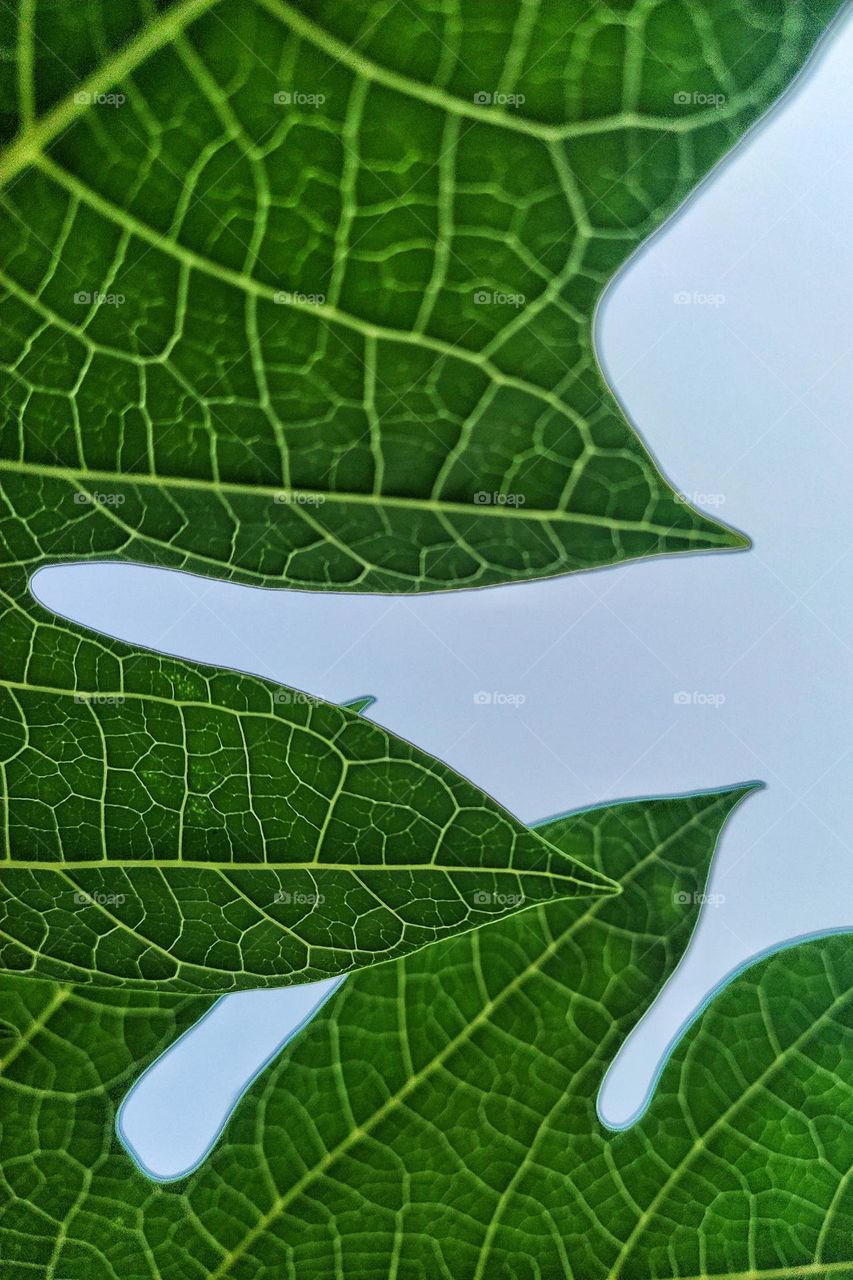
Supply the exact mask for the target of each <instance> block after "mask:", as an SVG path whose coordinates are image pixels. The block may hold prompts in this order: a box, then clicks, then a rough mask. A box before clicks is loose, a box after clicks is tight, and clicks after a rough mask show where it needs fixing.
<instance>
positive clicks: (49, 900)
mask: <svg viewBox="0 0 853 1280" xmlns="http://www.w3.org/2000/svg"><path fill="white" fill-rule="evenodd" d="M91 643H92V644H93V645H98V646H99V647H100V645H101V644H102V643H103V644H104V645H105V646H106V648H107V649H113V650H114V651H116V652H118V651H119V650H120V649H121V646H112V645H110V642H109V641H105V642H101V641H97V642H96V641H92V642H91ZM102 656H105V654H104V655H102ZM114 661H115V667H114V670H115V673H116V683H115V685H114V687H115V688H116V689H121V690H122V691H123V692H122V694H121V695H106V694H101V695H100V700H99V699H98V697H96V696H95V695H79V694H78V695H77V696H76V697H74V698H67V697H66V698H64V699H63V698H61V697H57V698H56V699H55V701H54V706H55V707H61V708H62V718H61V719H55V720H50V721H48V722H47V723H46V724H42V723H39V722H38V716H37V713H34V708H35V707H38V706H39V705H43V703H41V704H40V703H39V701H38V699H39V695H44V694H46V693H50V692H51V690H50V689H49V688H44V687H39V686H35V685H33V684H30V683H23V684H21V685H20V686H17V687H16V688H15V689H9V690H8V691H7V692H6V693H5V695H4V696H5V697H6V698H7V700H8V701H7V703H6V705H7V707H8V709H9V713H10V719H11V718H12V717H17V723H16V722H15V720H12V729H13V730H14V729H15V728H17V729H18V734H19V738H20V745H19V749H18V750H17V751H16V752H15V754H14V756H13V757H12V758H11V759H10V760H9V763H8V766H7V770H8V776H9V777H10V790H11V791H12V792H13V794H14V800H12V801H10V804H9V808H8V814H7V822H6V829H7V849H6V852H7V860H6V862H5V865H4V866H3V873H2V878H0V937H2V943H0V960H2V967H3V968H5V969H8V970H12V971H18V972H28V971H32V972H35V973H37V974H40V975H42V976H53V977H61V978H63V979H68V980H72V981H75V982H89V981H92V982H96V983H99V984H104V983H120V984H121V985H123V986H126V985H127V984H128V983H132V984H133V983H146V982H153V983H156V984H157V985H158V986H159V987H163V988H166V989H176V990H195V991H227V990H231V989H233V988H244V987H257V986H281V985H283V984H287V983H292V982H309V981H313V980H314V979H317V978H322V977H328V976H330V975H332V974H338V973H343V972H346V971H347V970H350V969H356V968H360V967H362V966H364V965H369V964H375V963H376V962H377V961H382V960H390V959H394V958H395V957H397V956H400V955H405V954H406V953H407V952H409V951H413V950H417V949H418V948H420V947H423V946H426V945H427V944H429V943H431V942H435V941H437V940H439V939H441V938H446V937H449V936H451V935H452V934H454V933H458V932H459V931H461V930H466V929H471V928H475V927H476V926H478V925H481V924H486V923H489V922H490V921H492V920H495V919H498V918H499V917H500V916H503V915H506V914H507V913H511V912H514V911H520V910H522V909H524V908H526V907H530V906H533V905H535V904H536V903H540V902H546V901H549V900H551V899H554V898H559V897H563V896H568V897H574V896H576V895H581V896H584V895H589V894H592V895H597V894H600V893H612V892H615V891H616V889H617V886H616V885H614V884H613V883H612V882H611V881H609V880H608V879H607V878H606V877H603V876H600V875H598V874H597V873H596V872H594V871H592V870H590V869H589V868H588V867H586V866H583V865H582V864H580V863H578V862H576V861H575V860H573V859H572V858H569V857H566V856H565V855H564V854H562V853H561V852H559V851H558V850H557V849H555V848H554V847H553V846H552V845H550V844H549V843H548V842H547V840H546V839H543V838H542V837H541V836H540V835H539V834H538V833H537V832H535V831H530V830H529V829H528V828H527V827H525V826H524V825H523V824H522V823H521V822H519V821H518V820H517V819H515V818H514V817H513V816H512V815H511V814H509V813H507V811H506V810H504V809H502V808H501V807H500V806H499V805H497V804H496V803H495V802H494V801H492V800H490V799H489V798H488V797H487V796H486V795H485V794H484V793H483V792H481V791H479V790H478V789H477V788H476V787H474V786H473V785H472V784H471V783H469V782H466V781H465V779H463V778H461V777H460V776H458V775H457V774H455V773H454V772H453V770H452V769H450V768H448V767H447V766H446V765H443V764H441V763H440V762H439V761H437V760H433V759H432V758H431V757H429V756H427V755H426V754H425V753H424V752H422V751H419V750H417V748H415V747H412V746H410V745H409V744H408V743H406V742H403V741H402V740H400V739H398V738H395V737H394V736H393V735H390V734H388V733H386V732H385V731H384V730H383V729H381V728H379V727H378V726H376V725H373V724H371V723H370V722H369V721H366V720H363V719H361V718H360V717H359V714H358V713H359V712H360V711H361V710H363V709H364V708H365V706H367V705H369V703H370V702H371V701H372V699H369V698H362V699H359V700H357V701H356V702H355V703H354V704H353V705H352V706H351V708H350V709H346V708H341V707H334V706H330V705H329V704H328V703H324V702H320V701H319V700H316V699H313V698H308V697H306V696H305V695H297V694H295V693H294V692H292V691H287V690H284V691H283V690H280V689H279V690H276V689H275V688H274V687H272V686H270V685H269V684H267V683H266V682H264V681H261V680H257V679H255V678H253V677H250V676H243V675H240V674H238V673H234V672H228V673H226V672H222V673H217V674H211V673H210V672H209V671H207V672H206V671H205V670H204V669H203V668H191V667H189V666H188V665H187V664H184V663H179V662H175V661H172V660H170V659H153V658H146V660H145V663H144V668H143V671H142V674H141V679H142V681H143V682H144V685H143V687H144V688H146V689H147V688H148V687H150V684H149V681H150V676H151V672H152V669H154V668H156V670H157V673H158V685H159V692H160V696H159V697H157V698H151V697H143V696H142V695H141V694H140V693H137V691H136V688H135V680H134V674H133V672H134V671H135V668H134V666H133V660H132V659H131V661H130V663H128V664H126V665H123V663H122V661H121V659H120V658H117V659H114ZM102 670H103V667H102ZM125 673H126V675H127V678H125ZM31 678H32V677H31ZM102 687H103V686H102ZM55 692H56V693H57V694H59V693H60V691H59V690H56V691H55ZM49 755H52V756H53V757H54V758H56V757H57V756H60V757H63V758H64V768H63V770H62V771H61V772H60V771H59V770H58V769H56V768H50V767H46V766H45V759H46V758H47V757H48V756H49ZM87 770H91V772H92V775H93V777H94V778H95V779H99V780H98V781H97V783H96V785H95V786H94V787H92V786H91V784H90V783H89V782H87ZM75 782H76V784H77V785H76V786H75ZM78 788H79V789H78ZM87 788H88V790H89V794H87Z"/></svg>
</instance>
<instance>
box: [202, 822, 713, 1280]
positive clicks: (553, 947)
mask: <svg viewBox="0 0 853 1280" xmlns="http://www.w3.org/2000/svg"><path fill="white" fill-rule="evenodd" d="M727 798H728V797H726V796H723V797H721V800H722V802H723V803H724V802H725V799H727ZM707 816H708V815H707V813H694V814H692V815H691V816H690V818H689V819H688V821H687V822H685V823H683V824H682V826H680V827H679V828H678V829H677V830H676V831H674V832H671V833H670V834H669V835H668V836H667V837H666V839H665V840H663V841H661V843H660V844H659V845H657V846H656V847H655V848H654V849H652V850H651V851H650V852H649V853H648V854H647V855H646V856H645V857H644V858H641V859H640V860H639V861H638V862H637V863H636V864H635V865H634V866H633V867H632V868H631V869H630V870H629V871H628V872H627V873H626V875H624V876H623V877H622V879H621V881H620V884H621V885H622V886H623V887H624V885H625V884H628V883H630V882H631V881H632V880H633V879H635V878H636V876H637V875H639V874H640V873H641V871H642V870H643V869H644V868H645V867H647V866H648V865H649V864H650V863H652V862H654V861H655V860H657V859H660V858H661V857H662V854H663V851H664V850H665V849H666V848H667V846H668V845H670V844H671V843H674V842H675V841H677V840H678V839H679V838H680V837H681V836H682V835H683V834H684V833H685V832H686V831H689V830H690V829H691V828H692V827H694V826H696V825H699V824H701V823H702V822H704V821H705V820H706V819H707ZM599 874H601V875H604V874H605V873H604V872H600V873H599ZM603 902H604V900H602V899H599V900H597V901H596V902H593V903H592V904H591V905H590V906H589V907H587V909H586V910H585V911H583V912H582V913H581V914H580V915H578V916H577V917H576V918H575V919H574V920H573V921H572V923H571V924H570V925H569V926H568V928H567V929H565V930H564V931H563V933H562V934H560V936H559V937H558V938H554V939H553V940H552V941H551V942H549V943H548V944H547V945H546V946H545V947H544V948H543V950H542V951H541V953H540V954H539V955H538V956H537V957H536V959H535V960H534V961H532V962H531V963H530V964H529V965H528V966H527V967H526V968H525V969H522V970H521V971H520V972H519V973H517V974H516V975H515V977H514V978H512V979H511V980H510V981H509V982H508V983H507V984H506V986H505V987H504V988H503V989H502V990H501V991H500V992H498V994H497V995H495V996H492V997H491V998H490V999H489V1000H488V1002H487V1003H486V1004H484V1005H483V1007H482V1008H481V1009H480V1011H479V1013H477V1014H475V1015H474V1017H473V1018H471V1019H469V1021H468V1022H466V1023H465V1025H464V1026H463V1027H462V1028H461V1030H460V1031H458V1032H457V1033H456V1035H455V1036H453V1037H452V1038H451V1039H450V1040H449V1041H448V1042H447V1044H446V1045H445V1046H444V1047H443V1048H442V1049H441V1050H439V1052H438V1053H436V1054H435V1055H434V1056H433V1057H432V1058H431V1059H430V1060H429V1061H428V1062H426V1063H424V1065H423V1066H422V1067H421V1068H420V1069H419V1070H418V1071H417V1072H416V1073H415V1074H414V1075H411V1076H409V1078H408V1079H407V1080H406V1081H405V1082H404V1083H403V1084H402V1085H401V1086H400V1088H399V1089H398V1090H397V1092H396V1093H394V1094H392V1095H391V1096H390V1097H389V1098H387V1099H386V1100H385V1102H383V1103H382V1104H381V1105H380V1106H379V1107H377V1108H376V1110H375V1111H374V1112H373V1113H372V1115H371V1116H369V1117H368V1118H367V1119H366V1120H365V1121H364V1122H363V1123H362V1124H361V1125H358V1126H357V1127H356V1128H355V1129H353V1130H351V1132H350V1133H348V1134H347V1135H346V1137H344V1138H343V1139H342V1140H341V1141H340V1142H339V1143H338V1144H337V1145H336V1146H335V1147H334V1149H333V1150H331V1151H327V1152H326V1154H325V1155H324V1156H323V1157H322V1158H321V1159H320V1160H318V1161H317V1162H316V1164H314V1165H313V1166H312V1167H311V1168H310V1169H307V1170H306V1171H305V1173H304V1174H303V1175H302V1177H301V1178H299V1179H298V1180H297V1182H296V1183H294V1185H293V1186H292V1187H290V1188H289V1189H288V1190H287V1192H285V1193H284V1194H283V1195H280V1196H278V1197H277V1198H276V1200H275V1201H274V1203H273V1204H272V1206H271V1207H270V1209H268V1210H267V1212H266V1213H265V1214H263V1215H261V1217H260V1218H259V1219H258V1222H257V1223H256V1225H255V1226H254V1227H253V1228H251V1230H249V1231H247V1232H246V1234H245V1235H244V1237H243V1240H242V1241H241V1242H240V1245H239V1246H235V1247H234V1249H232V1250H230V1251H229V1253H228V1255H227V1256H226V1257H225V1258H223V1260H222V1262H221V1263H220V1265H219V1266H218V1267H217V1269H216V1270H215V1271H213V1272H211V1273H210V1275H209V1276H208V1280H222V1278H223V1276H225V1275H227V1274H228V1273H229V1271H230V1268H231V1265H232V1264H233V1263H234V1262H235V1261H237V1260H238V1259H239V1258H240V1257H242V1256H243V1254H244V1253H245V1252H246V1250H247V1249H248V1248H250V1247H251V1245H252V1244H253V1243H254V1241H255V1240H256V1239H257V1238H258V1237H259V1236H260V1235H263V1233H264V1232H265V1231H266V1230H267V1229H268V1228H269V1226H270V1224H271V1223H272V1222H274V1221H275V1220H276V1219H277V1218H278V1217H280V1215H281V1214H282V1213H284V1211H285V1210H286V1209H287V1207H288V1206H289V1205H290V1204H291V1203H292V1202H293V1201H294V1200H295V1199H296V1198H297V1197H298V1196H299V1195H301V1194H302V1192H303V1191H304V1190H305V1188H306V1187H307V1186H310V1185H311V1183H312V1182H313V1181H314V1180H315V1179H316V1178H318V1177H322V1176H323V1174H325V1173H326V1171H327V1170H328V1169H329V1168H330V1167H331V1166H332V1165H333V1164H335V1163H336V1161H337V1160H338V1159H340V1157H341V1156H343V1155H345V1154H346V1152H347V1151H349V1149H350V1147H352V1146H354V1145H355V1144H356V1143H357V1142H359V1141H360V1140H361V1139H362V1138H364V1137H366V1136H367V1135H368V1134H369V1133H371V1132H372V1130H373V1129H374V1128H375V1127H376V1125H378V1124H380V1123H381V1122H382V1120H384V1119H385V1117H386V1116H387V1115H388V1114H390V1113H391V1112H392V1111H394V1110H395V1109H396V1108H397V1107H399V1106H401V1105H402V1104H403V1102H404V1101H405V1099H406V1098H407V1097H408V1096H409V1094H411V1093H412V1092H414V1091H415V1089H417V1088H418V1086H419V1085H420V1084H421V1083H422V1082H423V1081H424V1080H426V1079H428V1078H429V1076H430V1075H432V1073H433V1072H434V1071H437V1070H438V1069H439V1068H440V1067H441V1066H442V1065H443V1064H444V1062H445V1061H447V1059H448V1058H450V1057H452V1055H453V1054H454V1053H455V1052H456V1051H457V1050H458V1049H459V1048H461V1046H462V1045H464V1044H466V1043H467V1042H468V1041H469V1040H470V1039H471V1037H472V1036H473V1035H474V1033H475V1032H476V1031H477V1030H478V1029H479V1028H480V1027H481V1026H483V1025H485V1024H487V1023H488V1022H489V1021H490V1020H491V1017H492V1015H493V1014H494V1013H495V1012H496V1011H497V1010H498V1009H499V1008H501V1006H502V1005H503V1004H504V1003H505V1002H506V1001H507V1000H509V999H510V997H511V996H512V995H514V994H515V992H516V991H517V990H519V989H520V988H521V987H523V986H524V984H525V983H526V982H527V981H528V980H530V979H532V978H533V977H535V975H536V974H537V973H539V972H540V971H541V969H542V968H543V966H544V965H545V964H546V963H547V961H548V960H550V959H551V958H552V957H553V956H555V955H556V954H557V953H558V952H559V951H560V949H561V948H562V947H563V946H564V945H565V944H566V942H567V941H568V939H569V938H571V937H572V936H573V935H574V934H575V933H576V932H577V930H579V929H580V928H582V927H583V926H584V925H587V924H588V923H589V922H590V921H591V920H592V919H594V918H595V916H596V915H597V913H598V911H599V908H600V907H601V906H602V905H603ZM398 963H399V961H398Z"/></svg>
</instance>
